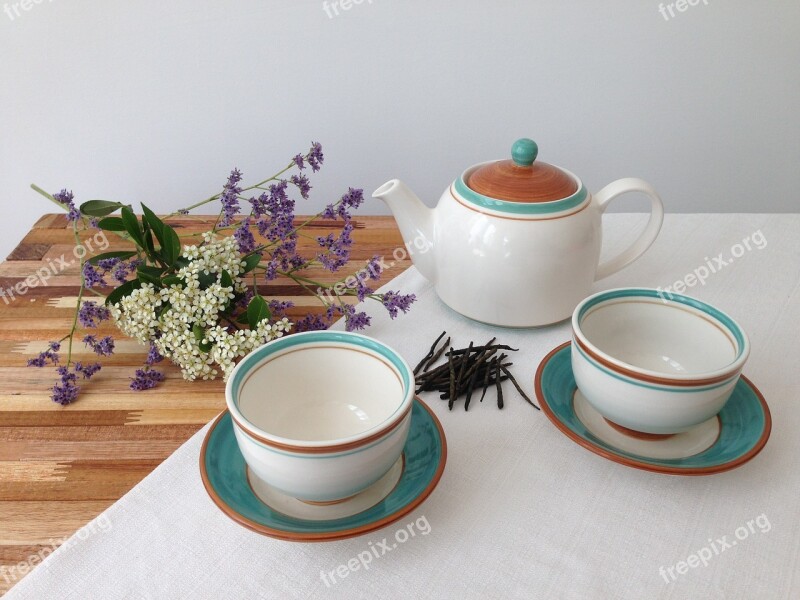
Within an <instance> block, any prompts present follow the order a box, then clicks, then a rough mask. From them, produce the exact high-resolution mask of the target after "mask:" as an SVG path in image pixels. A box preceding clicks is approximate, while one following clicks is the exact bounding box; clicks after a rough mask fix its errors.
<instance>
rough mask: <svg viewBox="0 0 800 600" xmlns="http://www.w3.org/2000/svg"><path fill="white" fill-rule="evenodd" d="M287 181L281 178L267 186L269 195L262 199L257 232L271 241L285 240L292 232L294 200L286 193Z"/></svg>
mask: <svg viewBox="0 0 800 600" xmlns="http://www.w3.org/2000/svg"><path fill="white" fill-rule="evenodd" d="M288 185H289V184H288V183H287V182H286V181H285V180H281V181H279V182H278V183H273V184H272V185H270V186H269V196H267V197H266V198H264V196H262V197H261V199H259V200H262V199H263V204H262V206H261V208H263V211H264V216H263V217H262V218H260V219H259V220H258V222H257V223H256V226H257V227H258V232H259V233H260V234H261V235H262V236H263V237H265V238H267V239H268V240H269V241H271V242H276V241H278V240H285V239H287V238H289V237H290V236H291V235H292V234H293V233H294V200H292V199H291V198H289V197H288V196H287V195H286V188H287V187H288Z"/></svg>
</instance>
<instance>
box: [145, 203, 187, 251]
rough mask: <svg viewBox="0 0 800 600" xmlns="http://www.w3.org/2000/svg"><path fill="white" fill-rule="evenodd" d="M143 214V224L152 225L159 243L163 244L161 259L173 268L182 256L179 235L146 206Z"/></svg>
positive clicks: (151, 227)
mask: <svg viewBox="0 0 800 600" xmlns="http://www.w3.org/2000/svg"><path fill="white" fill-rule="evenodd" d="M142 212H143V214H144V217H143V219H142V221H143V223H147V224H149V225H150V229H152V230H153V233H154V234H155V235H156V239H157V240H158V243H159V244H161V257H162V258H163V260H164V262H165V263H167V265H169V266H173V265H174V264H175V261H176V260H177V258H178V256H180V254H181V240H180V238H179V237H178V234H177V233H175V230H174V229H173V228H172V227H170V226H169V225H167V224H166V223H164V221H162V220H161V219H159V218H158V216H156V214H155V213H154V212H153V211H152V210H150V209H149V208H147V207H146V206H145V205H144V204H142Z"/></svg>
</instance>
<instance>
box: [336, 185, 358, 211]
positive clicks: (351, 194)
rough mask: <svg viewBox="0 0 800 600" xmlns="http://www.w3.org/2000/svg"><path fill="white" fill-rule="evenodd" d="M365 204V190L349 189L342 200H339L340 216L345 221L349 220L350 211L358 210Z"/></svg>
mask: <svg viewBox="0 0 800 600" xmlns="http://www.w3.org/2000/svg"><path fill="white" fill-rule="evenodd" d="M363 202H364V190H362V189H356V188H349V189H348V190H347V193H346V194H344V195H343V196H342V198H341V200H339V210H338V213H339V216H340V217H342V218H343V219H349V218H350V212H349V211H351V210H355V209H357V208H358V207H359V206H361V204H362V203H363Z"/></svg>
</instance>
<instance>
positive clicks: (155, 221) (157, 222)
mask: <svg viewBox="0 0 800 600" xmlns="http://www.w3.org/2000/svg"><path fill="white" fill-rule="evenodd" d="M142 221H143V222H146V223H149V224H150V228H151V229H152V230H153V233H155V234H156V238H157V239H158V242H159V243H160V244H163V243H164V242H163V241H162V239H161V230H162V229H163V227H164V221H162V220H161V219H159V218H158V217H157V216H156V214H155V213H154V212H153V211H152V210H150V209H149V208H147V207H146V206H145V205H144V204H142Z"/></svg>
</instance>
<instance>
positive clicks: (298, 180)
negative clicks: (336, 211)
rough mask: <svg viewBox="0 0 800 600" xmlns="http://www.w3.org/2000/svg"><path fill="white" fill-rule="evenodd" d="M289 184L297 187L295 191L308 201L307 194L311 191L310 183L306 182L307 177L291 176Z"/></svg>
mask: <svg viewBox="0 0 800 600" xmlns="http://www.w3.org/2000/svg"><path fill="white" fill-rule="evenodd" d="M291 182H292V183H293V184H294V185H295V186H297V189H298V190H299V191H300V195H301V196H302V197H303V198H304V199H305V200H308V193H309V192H310V191H311V182H310V181H309V180H308V177H306V176H305V175H303V174H302V173H300V174H299V175H292V177H291Z"/></svg>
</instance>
